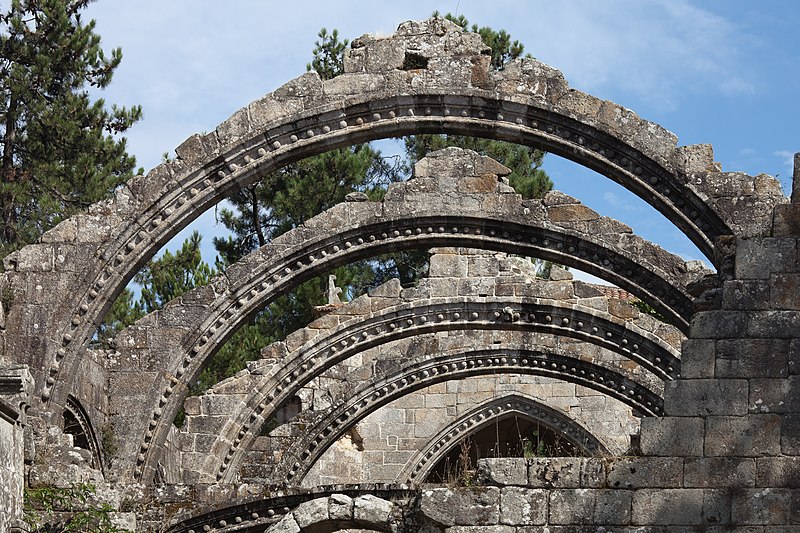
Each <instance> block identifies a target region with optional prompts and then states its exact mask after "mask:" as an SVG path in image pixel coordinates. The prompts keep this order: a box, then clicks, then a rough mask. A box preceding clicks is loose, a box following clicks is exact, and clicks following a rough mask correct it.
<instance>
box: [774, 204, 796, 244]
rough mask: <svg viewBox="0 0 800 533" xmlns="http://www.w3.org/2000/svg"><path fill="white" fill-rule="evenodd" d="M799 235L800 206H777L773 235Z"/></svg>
mask: <svg viewBox="0 0 800 533" xmlns="http://www.w3.org/2000/svg"><path fill="white" fill-rule="evenodd" d="M798 234H800V205H798V204H781V205H776V206H775V211H774V212H773V218H772V235H773V236H775V237H789V236H796V235H798Z"/></svg>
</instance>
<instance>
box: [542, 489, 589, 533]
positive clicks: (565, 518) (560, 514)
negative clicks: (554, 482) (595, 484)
mask: <svg viewBox="0 0 800 533" xmlns="http://www.w3.org/2000/svg"><path fill="white" fill-rule="evenodd" d="M595 492H596V491H595V490H593V489H561V490H552V491H550V493H549V496H550V499H549V508H550V511H549V520H548V523H549V524H556V525H558V524H564V525H569V524H591V523H592V522H593V521H594V504H595V498H596V496H595Z"/></svg>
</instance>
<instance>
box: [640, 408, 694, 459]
mask: <svg viewBox="0 0 800 533" xmlns="http://www.w3.org/2000/svg"><path fill="white" fill-rule="evenodd" d="M702 435H703V420H702V419H700V418H684V417H665V418H644V419H642V427H641V437H640V438H641V448H642V453H643V454H644V455H651V456H660V457H692V456H701V455H703V437H702Z"/></svg>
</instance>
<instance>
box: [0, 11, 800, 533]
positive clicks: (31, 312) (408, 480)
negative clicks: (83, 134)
mask: <svg viewBox="0 0 800 533" xmlns="http://www.w3.org/2000/svg"><path fill="white" fill-rule="evenodd" d="M431 132H438V133H449V134H461V135H473V136H480V137H487V138H492V139H499V140H505V141H512V142H517V143H520V144H526V145H531V146H536V147H539V148H542V149H544V150H547V151H548V152H551V153H554V154H557V155H560V156H563V157H566V158H569V159H571V160H573V161H575V162H577V163H579V164H581V165H584V166H586V167H589V168H591V169H594V170H596V171H598V172H599V173H600V174H602V175H604V176H606V177H608V178H609V179H612V180H614V181H616V182H618V183H620V184H622V185H623V186H625V187H626V188H628V189H629V190H631V191H632V192H634V193H635V194H637V195H638V196H639V197H641V198H642V199H643V200H645V201H646V202H648V203H649V204H650V205H652V206H653V207H654V208H655V209H657V210H658V211H659V212H660V213H662V214H663V215H664V216H665V217H666V218H667V219H669V220H670V221H671V222H673V223H674V224H675V225H676V226H677V227H678V228H679V229H680V230H681V231H682V232H683V233H684V234H685V235H686V236H687V237H688V238H689V239H691V240H692V241H693V242H694V243H695V244H696V245H697V246H698V248H699V249H700V250H701V251H702V253H704V254H705V256H706V257H707V258H708V262H709V263H710V264H711V265H712V267H713V270H708V269H706V268H705V267H704V266H703V264H701V263H698V262H691V261H690V262H686V261H684V260H682V259H680V258H679V257H676V256H673V255H671V254H669V253H668V252H666V251H665V250H663V249H661V248H660V247H658V246H656V245H654V244H652V243H649V242H647V241H645V240H643V239H641V238H640V237H638V236H636V235H634V234H633V233H632V231H631V229H630V228H629V227H628V226H626V225H625V224H622V223H620V222H618V221H615V220H612V219H609V218H606V217H603V216H601V215H599V214H598V213H596V212H594V211H593V210H591V209H589V208H588V207H586V206H584V205H583V204H581V203H580V202H579V201H578V200H577V199H574V198H571V197H569V196H567V195H564V194H562V193H559V192H555V191H554V192H551V193H549V194H548V195H547V196H546V197H545V198H543V199H541V200H523V199H522V198H521V197H520V196H519V195H517V194H516V193H515V192H514V190H513V189H511V188H510V187H509V186H508V184H507V180H506V178H505V176H506V175H507V174H508V169H506V168H505V167H503V166H502V165H500V164H499V163H497V162H496V161H493V160H491V159H488V158H486V157H482V156H479V155H478V154H475V153H473V152H469V151H463V150H457V149H447V150H444V151H441V152H436V153H433V154H430V155H429V156H428V157H427V158H425V159H423V160H422V161H420V162H419V163H418V164H417V165H416V168H415V169H414V176H413V178H412V179H410V180H409V181H408V182H405V183H397V184H393V185H392V186H391V187H390V188H389V191H388V192H387V194H386V196H385V198H384V199H383V200H382V201H380V202H370V201H362V200H365V199H364V198H361V197H360V196H359V195H354V196H352V197H350V198H349V201H347V202H344V203H342V204H339V205H336V206H334V207H333V208H331V209H330V210H328V211H326V212H324V213H322V214H320V215H318V216H316V217H314V218H313V219H311V220H309V221H308V222H307V223H306V224H304V225H303V226H301V227H298V228H296V229H294V230H292V231H290V232H288V233H286V234H284V235H282V236H280V237H278V238H276V239H275V240H274V241H272V242H271V243H269V244H267V245H266V246H264V247H262V248H260V249H259V250H256V251H255V252H253V253H251V254H250V255H248V256H246V257H244V258H243V259H242V260H241V261H239V262H238V263H236V264H234V265H232V266H231V267H229V268H228V269H227V270H226V271H225V273H224V274H222V275H220V276H219V277H217V278H215V279H213V280H212V282H211V283H210V284H209V285H207V286H205V287H201V288H197V289H195V290H193V291H191V292H189V293H187V294H185V295H183V296H182V297H180V298H178V299H176V300H174V301H172V302H170V303H169V304H168V305H167V306H166V307H164V308H163V309H161V310H159V311H156V312H154V313H152V314H150V315H148V316H146V317H144V318H143V319H141V320H140V321H138V322H137V323H135V324H134V325H132V326H130V327H128V328H126V329H125V330H123V331H122V332H120V333H119V334H118V335H117V336H116V338H115V339H114V343H113V347H112V348H110V349H105V350H104V349H97V348H96V347H93V346H92V345H91V340H92V338H93V335H94V333H95V331H96V328H97V327H98V324H100V323H101V322H102V320H103V317H104V315H105V314H106V312H107V311H108V310H109V308H110V306H111V304H112V302H113V301H114V299H115V298H116V297H117V295H119V294H120V292H121V291H122V290H123V289H124V287H125V286H126V285H127V283H128V282H129V281H130V280H131V278H132V277H133V275H134V274H135V273H136V272H137V271H138V269H139V268H141V266H142V265H143V264H144V263H145V262H146V261H147V260H149V259H150V258H152V257H153V256H154V254H156V253H157V251H158V250H159V249H160V248H161V246H163V244H164V243H166V242H167V241H168V240H169V239H170V238H171V237H173V236H174V235H175V234H177V233H178V232H179V231H180V230H181V229H182V228H184V227H185V226H186V225H188V224H189V223H190V222H191V221H192V220H193V219H195V218H196V217H197V216H199V214H201V213H202V212H204V211H205V210H206V209H208V208H209V207H210V206H212V205H214V204H215V203H216V202H218V201H219V200H221V199H223V198H225V197H226V196H227V195H229V194H230V193H232V192H233V191H235V190H237V189H238V188H240V187H243V186H247V185H249V184H252V183H254V182H256V181H257V180H258V179H259V177H260V176H262V175H264V174H265V173H268V172H270V171H272V170H274V169H276V168H279V167H280V166H282V165H285V164H287V163H289V162H291V161H296V160H298V159H301V158H303V157H307V156H311V155H314V154H318V153H321V152H324V151H326V150H329V149H332V148H336V147H340V146H345V145H349V144H353V143H360V142H366V141H369V140H373V139H380V138H387V137H397V136H402V135H408V134H415V133H431ZM176 153H177V158H176V159H175V160H173V161H169V162H165V163H164V164H162V165H159V166H158V167H156V168H154V169H153V170H152V171H150V172H149V173H148V174H147V175H146V176H137V177H135V178H133V179H132V180H131V181H130V182H129V183H128V184H127V185H125V186H122V187H120V188H118V189H117V190H116V191H115V193H114V197H113V198H111V199H110V200H107V201H103V202H100V203H98V204H95V205H93V206H91V207H90V208H89V209H88V211H87V212H86V213H83V214H80V215H77V216H75V217H72V218H70V219H68V220H65V221H64V222H62V223H61V224H59V225H58V226H56V227H55V228H53V229H52V230H50V231H48V232H47V233H45V234H44V235H43V236H42V238H41V239H40V241H39V242H38V243H36V244H33V245H30V246H27V247H25V248H23V249H21V250H20V251H18V252H15V253H13V254H11V255H9V256H7V257H6V258H5V259H4V261H3V265H4V270H5V271H4V273H3V274H2V277H0V304H1V305H0V464H2V468H0V494H2V501H3V503H4V505H2V506H0V532H2V533H5V532H16V531H25V530H27V527H28V525H26V524H25V523H24V519H25V516H24V514H23V492H24V490H26V487H27V490H30V489H35V488H37V487H53V486H54V487H71V486H74V485H75V484H77V483H85V482H91V483H93V484H94V485H96V486H97V494H96V495H95V498H96V499H98V500H99V501H101V502H104V503H106V504H108V505H110V506H111V508H112V509H113V510H114V513H112V517H113V520H114V521H115V524H116V525H117V526H118V527H121V528H126V529H130V530H141V531H147V530H158V531H171V532H173V531H174V532H178V531H185V532H195V533H198V532H200V531H220V532H222V531H270V532H273V533H278V532H284V531H286V532H290V531H291V532H299V531H308V532H312V531H313V532H317V531H338V530H346V529H361V530H372V531H398V532H400V531H409V532H410V531H424V532H434V531H447V532H450V533H466V532H471V533H474V532H478V531H487V532H488V531H492V532H495V531H497V532H508V533H512V532H518V533H528V532H536V531H541V532H544V531H549V532H554V531H557V532H564V533H566V532H573V531H575V532H578V531H619V532H633V531H651V532H660V531H676V530H679V531H720V532H721V531H740V532H763V533H766V532H789V531H795V530H797V529H798V528H800V471H799V470H798V466H799V464H800V463H798V461H799V459H798V456H799V455H800V404H798V401H797V399H798V398H800V394H798V392H800V391H798V390H797V389H798V386H797V385H796V383H797V381H798V380H797V375H798V373H800V370H799V369H798V365H799V364H800V363H798V361H800V333H799V332H800V313H798V311H800V267H799V266H798V250H797V239H798V236H800V208H798V207H796V205H797V203H798V202H800V185H799V184H800V157H796V158H795V176H794V178H795V179H794V190H793V191H792V194H791V198H788V197H786V196H784V194H783V193H782V192H781V190H780V186H779V183H778V182H777V180H775V179H774V178H773V177H771V176H767V175H763V174H762V175H759V176H755V177H752V176H748V175H746V174H743V173H738V172H724V171H722V169H721V167H720V165H719V164H718V163H716V162H714V160H713V152H712V149H711V147H710V146H709V145H695V146H678V145H677V139H676V137H675V136H674V135H673V134H671V133H670V132H668V131H666V130H664V129H663V128H661V127H660V126H658V125H657V124H653V123H651V122H647V121H646V120H643V119H641V118H639V117H638V116H637V115H635V114H634V113H633V112H632V111H630V110H628V109H625V108H623V107H621V106H619V105H617V104H614V103H612V102H608V101H603V100H600V99H597V98H595V97H592V96H590V95H587V94H584V93H582V92H580V91H576V90H574V89H571V88H570V87H569V85H568V84H567V82H566V81H565V80H564V78H563V76H562V75H561V73H560V72H559V71H557V70H555V69H553V68H551V67H549V66H547V65H544V64H542V63H540V62H539V61H537V60H535V59H520V60H515V61H513V62H511V63H510V64H508V65H507V66H506V67H505V68H504V69H503V70H501V71H493V70H491V69H490V68H489V55H487V50H486V48H485V47H484V45H483V44H482V43H481V41H480V38H479V36H477V35H476V34H472V33H464V32H462V31H461V30H460V28H458V27H456V26H455V25H453V24H451V23H449V22H447V21H445V20H442V19H431V20H428V21H424V22H407V23H403V24H401V25H400V27H399V28H398V30H397V32H396V33H395V34H394V35H393V36H390V37H386V38H374V37H370V36H364V37H361V38H359V39H357V40H355V41H354V42H353V45H352V48H351V49H350V50H348V51H347V53H346V58H345V73H344V74H342V75H340V76H338V77H336V78H334V79H331V80H326V81H322V80H321V79H320V78H319V77H318V76H317V75H316V74H313V73H309V74H305V75H303V76H301V77H299V78H297V79H295V80H293V81H290V82H289V83H287V84H286V85H284V86H282V87H280V88H279V89H277V90H276V91H275V92H273V93H271V94H268V95H266V96H265V97H263V98H262V99H260V100H258V101H255V102H253V103H251V104H249V105H247V106H246V107H244V108H242V109H241V110H240V111H238V112H236V113H235V114H234V115H233V116H232V117H231V118H229V119H228V120H226V121H225V122H223V123H222V124H220V125H219V126H218V127H217V128H216V130H214V131H213V132H211V133H208V134H205V135H193V136H192V137H190V138H189V139H187V140H186V141H185V142H184V143H183V144H181V145H180V146H179V147H178V148H177V149H176ZM412 249H422V250H430V253H431V258H430V272H429V276H428V277H427V278H425V279H422V280H421V281H420V283H419V284H418V285H417V286H415V287H401V286H400V284H399V282H397V281H396V280H393V281H390V282H388V283H386V284H384V285H382V286H380V287H378V288H377V289H375V290H374V291H372V292H371V293H369V294H366V295H363V296H360V297H358V298H355V299H353V300H352V301H349V302H341V301H340V300H339V297H338V294H337V293H336V291H335V290H332V291H331V298H330V305H328V306H325V307H324V308H323V309H321V310H320V313H321V314H320V317H319V318H318V319H316V320H315V321H314V322H312V323H311V324H309V325H308V326H307V327H305V328H303V329H301V330H299V331H297V332H294V333H292V334H291V335H289V336H288V337H287V338H286V339H285V341H282V342H278V343H275V344H272V345H270V346H265V347H264V348H263V351H262V359H260V360H258V361H253V362H251V363H249V364H248V367H247V369H246V370H244V371H242V372H240V373H238V374H237V375H235V376H233V377H231V378H229V379H227V380H225V381H223V382H221V383H219V384H217V385H215V386H214V387H212V388H211V389H210V390H208V391H207V392H205V393H204V394H202V395H200V396H196V397H187V391H188V385H189V383H191V382H192V380H193V379H194V378H195V377H196V376H197V375H198V373H199V372H200V370H201V369H202V368H203V367H204V365H205V364H207V362H208V361H209V360H210V358H212V357H213V356H214V354H215V353H216V352H217V351H218V350H219V348H220V347H221V346H222V345H223V344H224V342H225V341H226V339H228V338H229V337H230V335H232V334H233V333H234V332H235V331H236V330H237V329H238V328H239V327H240V326H241V325H243V324H245V323H247V321H248V320H250V319H251V318H252V317H254V316H255V314H256V313H258V312H259V311H260V310H261V309H263V308H264V307H265V306H267V305H269V303H270V302H272V301H273V300H274V299H275V298H277V297H278V296H280V295H282V294H286V293H287V292H289V291H291V290H293V289H294V288H295V287H297V286H298V285H299V284H300V283H302V282H304V281H306V280H308V279H311V278H313V277H316V276H325V275H328V273H329V272H330V271H331V270H332V269H333V268H335V267H337V266H340V265H344V264H347V263H349V262H352V261H355V260H360V259H365V258H370V257H375V256H378V255H381V254H387V253H393V252H400V251H404V250H412ZM527 257H538V258H542V259H545V260H550V261H554V262H556V263H558V264H561V265H565V266H567V267H571V268H576V269H580V270H582V271H586V272H589V273H591V274H594V275H596V276H598V277H600V278H602V279H604V280H606V281H607V282H609V283H611V284H613V285H615V286H616V287H619V289H614V290H613V291H612V290H609V289H607V288H604V287H602V286H601V287H598V286H593V285H589V284H586V283H583V282H580V281H576V280H573V279H571V276H570V275H569V273H568V272H565V271H563V270H560V269H557V268H556V269H555V270H554V271H553V273H552V274H551V276H550V277H549V279H540V278H538V277H537V276H536V275H535V272H533V270H532V268H531V264H530V262H529V261H527V260H526V259H524V258H527ZM632 301H642V302H645V303H646V304H648V305H649V306H651V307H652V308H653V309H655V310H656V311H657V312H658V313H659V314H660V315H661V316H662V317H663V321H662V320H657V319H655V318H654V317H653V316H650V315H649V314H645V313H642V312H640V311H639V309H638V308H637V307H634V306H633V305H631V302H632ZM182 408H183V409H185V413H186V423H185V424H184V426H183V427H181V428H177V427H176V426H175V425H173V421H174V419H175V416H176V414H177V413H178V412H179V411H180V410H181V409H182ZM509 421H513V423H515V424H520V423H522V424H528V425H527V426H525V427H527V428H532V427H536V428H537V431H538V430H539V428H541V429H542V431H545V430H546V431H547V432H549V434H552V435H555V436H557V437H558V439H560V442H564V443H566V444H564V446H569V447H570V448H569V449H570V450H572V452H571V454H568V456H561V457H538V456H532V455H530V454H527V453H520V452H522V450H517V451H516V453H504V454H500V455H504V456H501V457H490V458H484V459H480V460H479V461H478V462H477V464H476V465H474V466H475V476H476V477H475V478H474V479H472V478H470V483H469V485H468V486H463V484H462V483H459V482H458V481H457V480H455V481H454V480H453V479H437V478H435V475H434V474H435V473H436V472H439V471H440V470H437V469H440V465H441V464H442V462H443V461H446V460H447V458H448V457H451V456H452V454H453V453H454V450H455V451H456V452H457V451H458V446H459V445H460V443H462V442H465V439H466V438H471V437H475V438H476V442H477V439H478V437H479V436H480V435H482V434H484V433H485V432H486V431H487V428H488V430H489V431H491V430H492V428H499V427H501V424H506V426H503V427H507V424H508V423H509ZM504 431H506V430H504ZM498 442H499V440H498ZM507 452H508V450H507ZM495 455H498V454H495ZM60 511H64V510H60Z"/></svg>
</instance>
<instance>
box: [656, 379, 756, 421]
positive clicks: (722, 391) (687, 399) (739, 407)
mask: <svg viewBox="0 0 800 533" xmlns="http://www.w3.org/2000/svg"><path fill="white" fill-rule="evenodd" d="M747 394H748V383H747V381H746V380H743V379H738V380H734V379H687V380H680V381H673V382H670V383H668V384H666V386H665V387H664V412H665V413H666V414H667V415H670V416H697V415H743V414H745V413H747Z"/></svg>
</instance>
